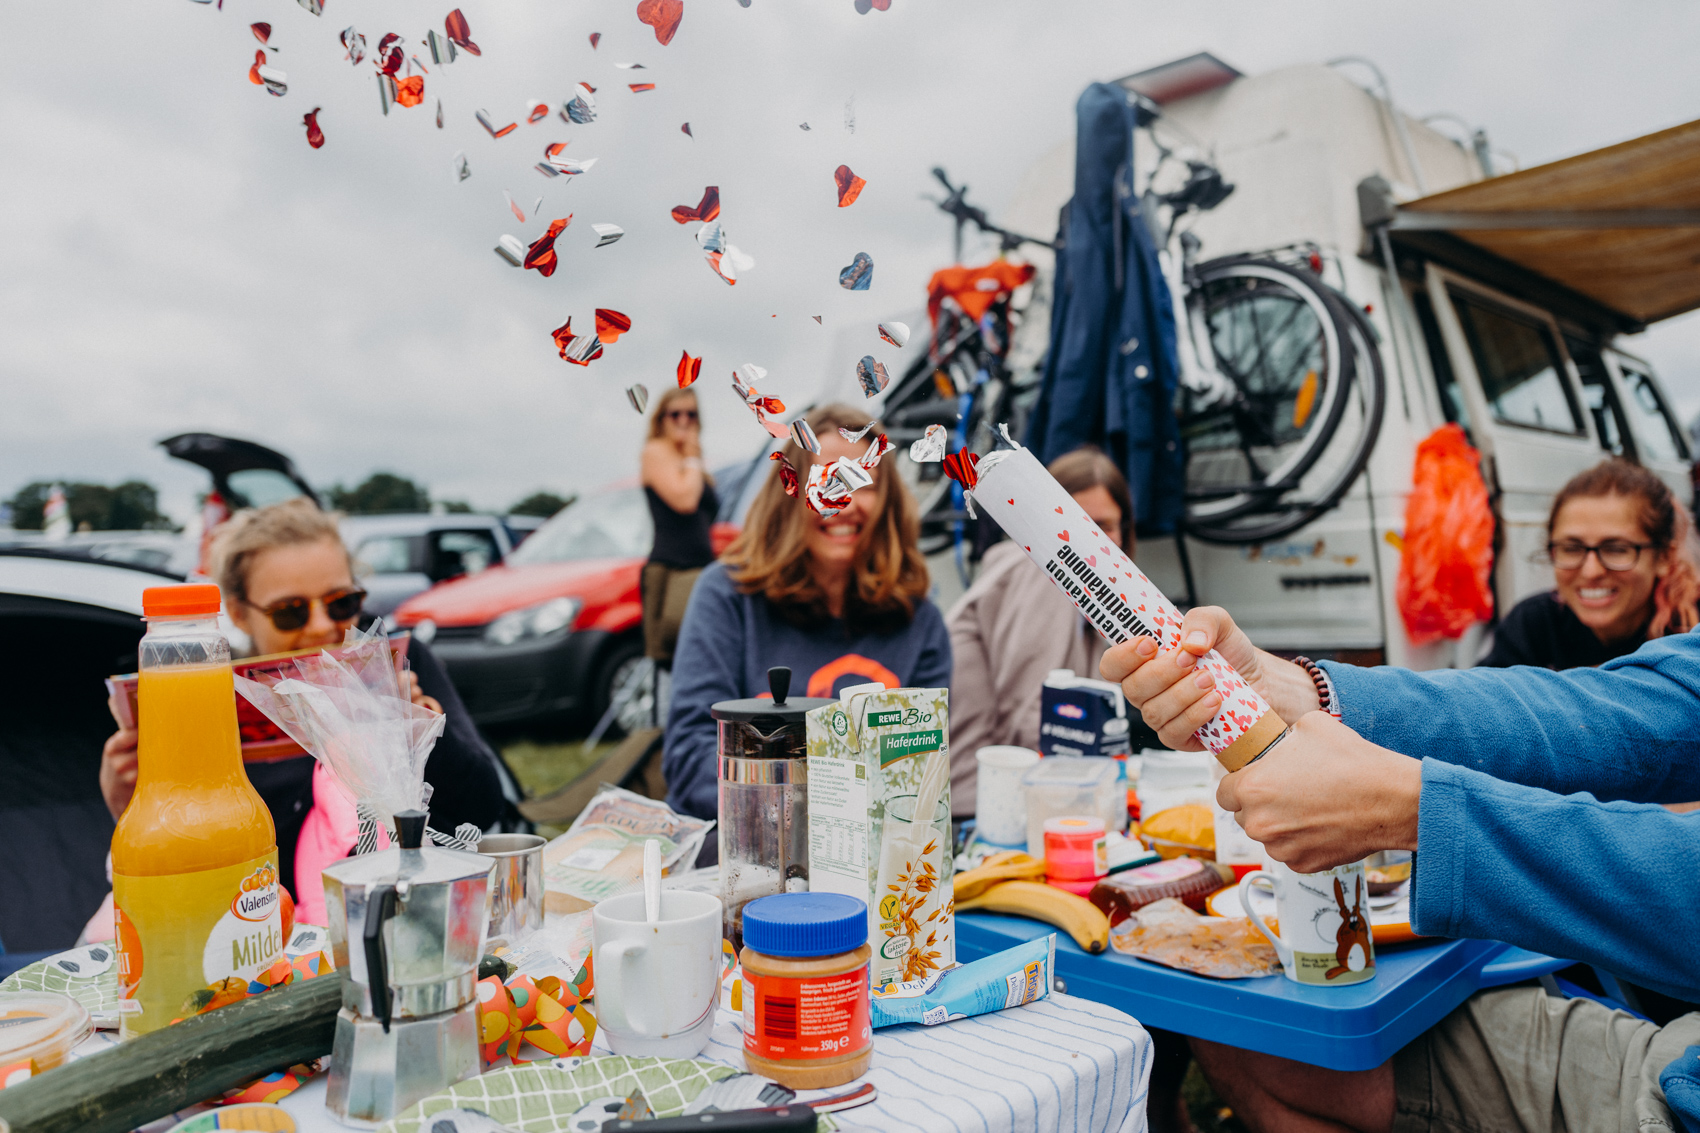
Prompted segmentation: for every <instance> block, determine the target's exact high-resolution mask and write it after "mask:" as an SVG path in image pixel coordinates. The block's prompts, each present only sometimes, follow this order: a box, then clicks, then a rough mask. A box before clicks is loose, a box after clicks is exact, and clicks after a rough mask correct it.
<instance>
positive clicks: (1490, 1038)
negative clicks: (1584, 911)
mask: <svg viewBox="0 0 1700 1133" xmlns="http://www.w3.org/2000/svg"><path fill="white" fill-rule="evenodd" d="M1695 1044H1700V1014H1691V1015H1684V1016H1682V1017H1681V1018H1679V1019H1674V1020H1672V1021H1671V1023H1670V1025H1669V1026H1666V1027H1664V1028H1659V1027H1655V1026H1654V1025H1653V1024H1651V1023H1648V1022H1645V1021H1643V1020H1640V1019H1637V1018H1635V1017H1634V1016H1632V1015H1627V1014H1624V1013H1623V1012H1621V1011H1612V1010H1610V1009H1609V1008H1606V1007H1602V1006H1601V1005H1600V1004H1598V1003H1595V1002H1594V1001H1593V1000H1590V999H1558V998H1556V997H1552V996H1548V995H1547V993H1546V992H1545V991H1544V990H1542V989H1541V988H1504V989H1501V990H1498V991H1484V992H1480V993H1478V994H1477V995H1474V996H1472V997H1471V998H1470V999H1468V1000H1467V1001H1465V1003H1464V1005H1463V1006H1462V1007H1459V1008H1458V1009H1457V1010H1456V1011H1454V1012H1452V1014H1450V1015H1448V1016H1447V1017H1446V1018H1445V1019H1442V1020H1441V1021H1440V1023H1439V1024H1438V1025H1437V1026H1435V1027H1434V1028H1433V1029H1432V1030H1430V1031H1429V1032H1428V1033H1427V1034H1425V1035H1423V1036H1422V1037H1420V1038H1418V1039H1417V1040H1416V1041H1414V1042H1412V1043H1411V1044H1410V1045H1409V1046H1407V1047H1405V1049H1404V1050H1401V1051H1400V1052H1399V1053H1398V1054H1396V1055H1394V1056H1393V1086H1394V1090H1395V1092H1396V1094H1397V1108H1396V1110H1395V1111H1394V1118H1393V1129H1394V1131H1395V1133H1415V1131H1417V1130H1444V1131H1446V1133H1452V1131H1454V1130H1456V1131H1460V1133H1462V1131H1468V1133H1489V1131H1494V1133H1497V1131H1498V1130H1541V1131H1543V1133H1544V1131H1546V1130H1553V1131H1555V1133H1558V1131H1562V1133H1608V1131H1609V1133H1666V1131H1667V1130H1668V1131H1670V1133H1682V1125H1681V1122H1680V1120H1679V1119H1678V1118H1676V1117H1675V1116H1673V1115H1672V1114H1671V1111H1670V1109H1669V1108H1668V1107H1667V1106H1666V1105H1665V1095H1664V1091H1662V1090H1660V1089H1659V1074H1660V1072H1661V1071H1663V1070H1664V1068H1665V1067H1666V1066H1668V1065H1669V1064H1670V1063H1672V1062H1674V1061H1675V1060H1676V1059H1678V1058H1680V1057H1681V1056H1682V1053H1683V1051H1684V1050H1685V1049H1687V1048H1688V1047H1690V1046H1693V1045H1695Z"/></svg>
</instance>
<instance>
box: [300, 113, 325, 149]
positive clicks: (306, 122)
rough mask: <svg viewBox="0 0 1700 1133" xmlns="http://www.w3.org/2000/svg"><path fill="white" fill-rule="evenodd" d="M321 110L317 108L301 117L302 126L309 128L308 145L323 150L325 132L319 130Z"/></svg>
mask: <svg viewBox="0 0 1700 1133" xmlns="http://www.w3.org/2000/svg"><path fill="white" fill-rule="evenodd" d="M320 109H322V108H321V107H317V106H315V107H313V109H311V110H309V111H308V112H307V113H305V114H303V115H302V116H301V124H302V125H303V126H306V127H307V144H308V145H310V146H312V147H313V148H314V149H322V148H323V147H324V144H325V132H324V131H323V130H321V129H320V128H319V111H320Z"/></svg>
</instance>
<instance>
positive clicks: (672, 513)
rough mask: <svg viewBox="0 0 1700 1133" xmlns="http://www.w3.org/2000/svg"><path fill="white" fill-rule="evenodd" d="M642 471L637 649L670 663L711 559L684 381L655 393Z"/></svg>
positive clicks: (703, 485)
mask: <svg viewBox="0 0 1700 1133" xmlns="http://www.w3.org/2000/svg"><path fill="white" fill-rule="evenodd" d="M641 479H642V482H643V495H644V499H646V500H647V501H649V514H650V518H651V519H652V520H653V521H654V524H655V543H654V546H653V547H652V549H651V550H650V552H649V561H648V562H646V563H645V564H644V566H643V577H642V582H641V589H642V593H643V652H644V656H646V657H648V658H650V659H651V660H652V661H654V662H655V663H656V664H657V665H659V666H662V667H670V666H671V665H672V662H673V648H674V646H675V645H676V644H677V643H678V640H679V625H680V623H682V622H683V621H684V620H685V607H686V605H687V604H688V603H689V602H690V599H691V588H692V587H694V586H695V585H696V581H697V576H698V575H700V574H701V573H702V569H703V568H704V567H706V566H707V565H708V564H709V563H711V562H713V561H714V546H713V544H712V542H711V541H710V539H709V528H710V527H712V526H713V525H714V517H715V515H716V514H717V513H718V512H719V511H720V497H718V496H717V495H715V493H714V478H713V477H711V476H710V475H709V474H708V470H707V469H706V468H704V467H703V463H702V421H701V419H700V418H699V416H698V414H697V395H696V391H694V390H691V389H670V390H668V391H667V392H666V393H664V394H662V395H661V396H660V397H658V398H656V400H655V409H654V411H653V412H652V413H651V414H650V417H649V438H648V440H646V441H645V442H644V445H643V460H642V472H641Z"/></svg>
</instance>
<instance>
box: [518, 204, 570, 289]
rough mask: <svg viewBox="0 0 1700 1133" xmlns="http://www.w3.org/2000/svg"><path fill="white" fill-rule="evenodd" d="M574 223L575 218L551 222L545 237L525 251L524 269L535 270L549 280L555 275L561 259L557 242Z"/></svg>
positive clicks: (558, 218) (564, 217) (566, 217)
mask: <svg viewBox="0 0 1700 1133" xmlns="http://www.w3.org/2000/svg"><path fill="white" fill-rule="evenodd" d="M572 222H573V216H572V214H571V213H568V214H567V215H566V216H563V217H557V218H556V219H554V220H552V221H550V222H549V228H548V230H547V231H546V232H544V233H543V235H541V236H539V237H538V238H537V239H535V240H533V241H532V242H531V247H529V248H527V249H526V250H525V262H524V263H523V264H522V265H520V266H522V267H526V268H531V269H534V270H535V271H536V272H537V274H538V275H541V276H543V277H544V278H545V279H547V278H548V277H549V276H552V275H554V274H555V268H556V267H557V266H558V265H559V263H560V259H559V257H557V256H556V254H555V241H556V240H557V239H558V238H559V237H560V235H561V233H562V232H564V231H566V227H567V225H569V224H571V223H572Z"/></svg>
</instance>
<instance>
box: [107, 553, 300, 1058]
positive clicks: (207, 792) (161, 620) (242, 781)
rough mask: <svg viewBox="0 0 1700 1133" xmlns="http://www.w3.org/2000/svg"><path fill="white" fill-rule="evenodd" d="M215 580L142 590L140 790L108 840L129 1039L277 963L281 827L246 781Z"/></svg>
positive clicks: (222, 999) (203, 1005) (242, 990)
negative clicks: (145, 623)
mask: <svg viewBox="0 0 1700 1133" xmlns="http://www.w3.org/2000/svg"><path fill="white" fill-rule="evenodd" d="M218 605H219V595H218V587H216V586H155V587H150V588H149V589H147V590H145V591H143V593H142V610H143V613H145V614H146V616H147V620H148V632H147V635H146V636H145V637H143V638H142V646H141V666H140V668H141V676H140V683H139V686H138V689H137V712H138V720H137V727H138V729H139V732H140V735H139V738H138V744H137V751H136V760H137V763H136V792H135V794H134V795H133V796H132V797H131V799H130V805H129V806H128V807H126V808H125V810H124V814H123V815H122V816H121V817H120V818H119V819H118V828H117V830H116V831H114V832H113V835H112V896H113V904H114V906H115V907H116V913H117V922H118V923H117V929H118V971H119V984H120V986H121V988H122V991H123V995H124V999H125V1002H124V1004H123V1005H122V1012H123V1013H122V1019H123V1036H124V1037H125V1038H132V1037H134V1036H136V1035H141V1034H146V1033H148V1032H150V1031H157V1030H159V1029H160V1028H161V1027H164V1026H167V1025H168V1024H170V1023H173V1022H175V1021H177V1020H178V1019H182V1018H186V1017H187V1016H190V1015H195V1014H199V1013H200V1012H203V1011H210V1010H212V1009H213V1008H215V1007H222V1006H224V1005H225V1004H226V1003H230V1002H232V1001H234V1000H237V999H241V998H243V997H244V996H246V995H248V994H249V993H250V991H251V990H252V991H260V990H264V987H265V986H266V985H265V984H262V983H260V982H257V977H259V976H261V975H262V974H264V973H267V971H268V969H270V968H271V967H272V966H273V965H274V964H276V963H277V962H278V961H279V960H281V959H282V958H283V916H282V899H281V893H280V886H279V883H278V873H277V834H276V831H275V830H274V828H273V826H272V818H271V814H270V813H269V812H268V811H267V810H266V804H265V802H264V801H263V800H261V798H260V796H259V793H258V792H257V791H255V790H254V788H253V785H252V784H250V783H249V782H248V775H247V772H246V771H244V770H243V767H242V747H241V741H240V738H239V736H238V734H237V730H236V689H235V685H234V683H233V682H232V680H231V672H230V644H229V642H227V641H226V640H225V638H224V635H223V634H222V633H220V632H219V629H218V620H217V618H218Z"/></svg>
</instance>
